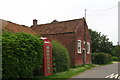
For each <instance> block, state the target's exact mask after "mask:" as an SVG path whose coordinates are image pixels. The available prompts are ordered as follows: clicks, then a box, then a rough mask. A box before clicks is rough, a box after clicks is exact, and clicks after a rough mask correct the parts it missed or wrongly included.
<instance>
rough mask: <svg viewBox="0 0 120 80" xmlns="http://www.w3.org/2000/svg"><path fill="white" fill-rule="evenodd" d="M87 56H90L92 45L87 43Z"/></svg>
mask: <svg viewBox="0 0 120 80" xmlns="http://www.w3.org/2000/svg"><path fill="white" fill-rule="evenodd" d="M87 54H90V43H89V42H87Z"/></svg>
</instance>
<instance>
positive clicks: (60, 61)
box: [52, 41, 70, 73]
mask: <svg viewBox="0 0 120 80" xmlns="http://www.w3.org/2000/svg"><path fill="white" fill-rule="evenodd" d="M52 46H53V48H52V49H53V50H52V52H53V54H52V55H53V67H54V73H56V72H62V71H66V70H68V69H69V68H70V59H69V55H68V52H67V50H66V48H65V47H64V46H63V45H61V44H60V43H58V42H57V41H52Z"/></svg>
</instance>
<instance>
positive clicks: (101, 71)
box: [69, 62, 120, 80]
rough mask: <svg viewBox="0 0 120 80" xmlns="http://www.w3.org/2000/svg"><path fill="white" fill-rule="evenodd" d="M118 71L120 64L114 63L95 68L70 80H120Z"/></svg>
mask: <svg viewBox="0 0 120 80" xmlns="http://www.w3.org/2000/svg"><path fill="white" fill-rule="evenodd" d="M118 64H119V66H118ZM118 67H119V69H118ZM118 70H120V63H118V62H114V63H113V64H109V65H104V66H98V67H94V68H92V69H90V70H87V71H85V72H83V73H80V74H78V75H76V76H74V77H72V79H69V80H74V79H75V78H112V79H119V80H120V73H119V72H118Z"/></svg>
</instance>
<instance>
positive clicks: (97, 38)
mask: <svg viewBox="0 0 120 80" xmlns="http://www.w3.org/2000/svg"><path fill="white" fill-rule="evenodd" d="M89 31H90V34H91V39H92V52H93V53H95V52H96V53H99V52H104V53H112V49H113V44H112V42H110V41H109V38H107V36H106V35H102V34H101V32H97V31H93V30H92V29H89Z"/></svg>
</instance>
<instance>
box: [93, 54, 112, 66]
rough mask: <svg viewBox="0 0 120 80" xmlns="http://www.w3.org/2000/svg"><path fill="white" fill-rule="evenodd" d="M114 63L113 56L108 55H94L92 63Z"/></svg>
mask: <svg viewBox="0 0 120 80" xmlns="http://www.w3.org/2000/svg"><path fill="white" fill-rule="evenodd" d="M111 61H112V56H111V55H110V54H107V53H94V54H92V62H93V63H94V64H107V63H109V62H111Z"/></svg>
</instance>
